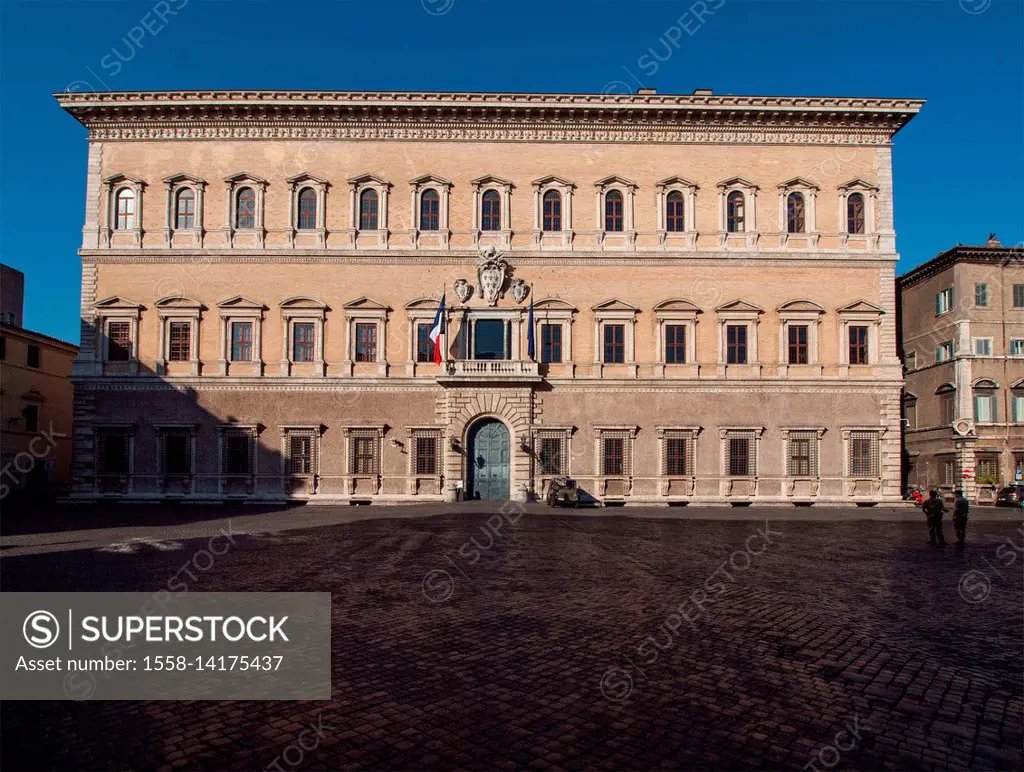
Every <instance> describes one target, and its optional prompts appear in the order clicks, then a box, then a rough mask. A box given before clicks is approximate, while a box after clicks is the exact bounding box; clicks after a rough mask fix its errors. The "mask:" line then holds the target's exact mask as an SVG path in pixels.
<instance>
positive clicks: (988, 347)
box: [974, 338, 992, 357]
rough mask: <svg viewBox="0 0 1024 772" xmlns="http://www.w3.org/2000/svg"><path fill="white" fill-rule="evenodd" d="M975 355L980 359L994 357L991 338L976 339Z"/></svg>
mask: <svg viewBox="0 0 1024 772" xmlns="http://www.w3.org/2000/svg"><path fill="white" fill-rule="evenodd" d="M974 355H975V356H979V357H988V356H992V339H991V338H975V339H974Z"/></svg>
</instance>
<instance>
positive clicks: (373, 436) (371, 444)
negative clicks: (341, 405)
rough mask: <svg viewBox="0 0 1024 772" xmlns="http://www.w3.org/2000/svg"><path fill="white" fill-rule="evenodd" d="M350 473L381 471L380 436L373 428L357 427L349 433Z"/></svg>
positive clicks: (369, 473)
mask: <svg viewBox="0 0 1024 772" xmlns="http://www.w3.org/2000/svg"><path fill="white" fill-rule="evenodd" d="M348 447H349V454H348V455H349V474H357V475H376V474H379V472H380V437H379V435H378V433H377V431H376V430H373V429H362V430H360V429H355V430H353V431H352V432H350V434H349V446H348Z"/></svg>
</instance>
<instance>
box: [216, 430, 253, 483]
mask: <svg viewBox="0 0 1024 772" xmlns="http://www.w3.org/2000/svg"><path fill="white" fill-rule="evenodd" d="M252 456H253V436H252V432H251V431H250V430H248V429H228V430H225V431H224V432H222V433H221V459H222V469H223V470H224V474H230V475H248V474H252Z"/></svg>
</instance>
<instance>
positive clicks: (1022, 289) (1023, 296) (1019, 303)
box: [1013, 284, 1024, 308]
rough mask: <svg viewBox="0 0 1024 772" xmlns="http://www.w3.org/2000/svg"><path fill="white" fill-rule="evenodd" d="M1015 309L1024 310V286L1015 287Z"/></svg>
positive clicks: (1015, 285)
mask: <svg viewBox="0 0 1024 772" xmlns="http://www.w3.org/2000/svg"><path fill="white" fill-rule="evenodd" d="M1013 307H1014V308H1024V284H1014V285H1013Z"/></svg>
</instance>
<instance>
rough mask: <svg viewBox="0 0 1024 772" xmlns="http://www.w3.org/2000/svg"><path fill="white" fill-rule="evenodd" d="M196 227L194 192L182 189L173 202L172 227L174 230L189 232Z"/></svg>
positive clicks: (190, 189) (189, 189)
mask: <svg viewBox="0 0 1024 772" xmlns="http://www.w3.org/2000/svg"><path fill="white" fill-rule="evenodd" d="M195 226H196V192H195V191H194V190H192V188H182V189H181V190H179V191H178V195H177V197H176V199H175V202H174V227H175V229H176V230H180V231H186V230H191V229H192V228H194V227H195Z"/></svg>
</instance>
